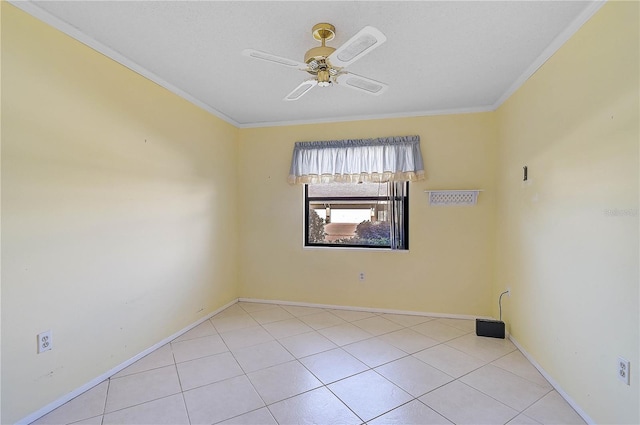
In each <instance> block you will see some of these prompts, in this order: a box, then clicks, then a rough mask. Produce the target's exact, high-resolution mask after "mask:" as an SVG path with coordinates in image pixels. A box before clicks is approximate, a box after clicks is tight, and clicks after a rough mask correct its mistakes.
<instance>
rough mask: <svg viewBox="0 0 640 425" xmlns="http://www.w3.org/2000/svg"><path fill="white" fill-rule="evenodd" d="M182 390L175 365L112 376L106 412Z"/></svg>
mask: <svg viewBox="0 0 640 425" xmlns="http://www.w3.org/2000/svg"><path fill="white" fill-rule="evenodd" d="M180 391H181V388H180V382H179V381H178V372H177V371H176V367H175V366H166V367H163V368H160V369H153V370H149V371H146V372H140V373H136V374H133V375H128V376H124V377H122V378H112V379H110V382H109V392H108V394H107V403H106V407H105V412H106V413H109V412H113V411H114V410H119V409H124V408H126V407H131V406H134V405H136V404H140V403H145V402H147V401H151V400H156V399H158V398H163V397H167V396H170V395H173V394H178V393H179V392H180Z"/></svg>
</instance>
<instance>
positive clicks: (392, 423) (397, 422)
mask: <svg viewBox="0 0 640 425" xmlns="http://www.w3.org/2000/svg"><path fill="white" fill-rule="evenodd" d="M407 424H420V425H432V424H433V425H435V424H443V425H444V424H451V422H449V421H448V420H446V419H445V418H444V417H442V416H440V415H439V414H438V413H436V412H435V411H434V410H433V409H431V408H429V407H427V406H426V405H425V404H424V403H422V402H420V401H418V400H413V401H410V402H409V403H407V404H403V405H402V406H400V407H397V408H395V409H393V410H392V411H390V412H388V413H385V414H384V415H382V416H378V417H377V418H375V419H374V420H372V421H369V422H368V425H407Z"/></svg>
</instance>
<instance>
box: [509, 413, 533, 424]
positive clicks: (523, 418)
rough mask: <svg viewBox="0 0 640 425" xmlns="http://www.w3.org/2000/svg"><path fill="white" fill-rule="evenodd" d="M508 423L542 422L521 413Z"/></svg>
mask: <svg viewBox="0 0 640 425" xmlns="http://www.w3.org/2000/svg"><path fill="white" fill-rule="evenodd" d="M507 425H540V422H538V421H534V420H533V419H531V418H530V417H528V416H527V415H525V414H520V415H518V416H516V417H515V418H513V419H511V420H510V421H509V422H507Z"/></svg>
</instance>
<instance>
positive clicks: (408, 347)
mask: <svg viewBox="0 0 640 425" xmlns="http://www.w3.org/2000/svg"><path fill="white" fill-rule="evenodd" d="M379 338H380V339H381V340H383V341H385V342H388V343H389V344H391V345H393V346H394V347H396V348H399V349H401V350H402V351H404V352H405V353H409V354H413V353H417V352H418V351H422V350H424V349H426V348H429V347H433V346H434V345H438V344H440V342H439V341H436V340H435V339H433V338H429V337H428V336H424V335H422V334H421V333H418V332H416V331H414V330H413V329H407V328H405V329H400V330H399V331H394V332H390V333H388V334H384V335H380V336H379Z"/></svg>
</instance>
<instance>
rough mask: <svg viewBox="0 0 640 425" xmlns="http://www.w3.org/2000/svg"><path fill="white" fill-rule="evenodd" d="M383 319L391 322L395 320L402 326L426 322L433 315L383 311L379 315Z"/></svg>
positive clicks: (431, 318)
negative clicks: (383, 312)
mask: <svg viewBox="0 0 640 425" xmlns="http://www.w3.org/2000/svg"><path fill="white" fill-rule="evenodd" d="M381 316H382V317H384V318H385V319H389V320H391V321H392V322H396V323H397V324H399V325H402V326H415V325H419V324H420V323H424V322H428V321H429V320H433V317H427V316H418V315H412V314H393V313H385V314H382V315H381Z"/></svg>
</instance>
